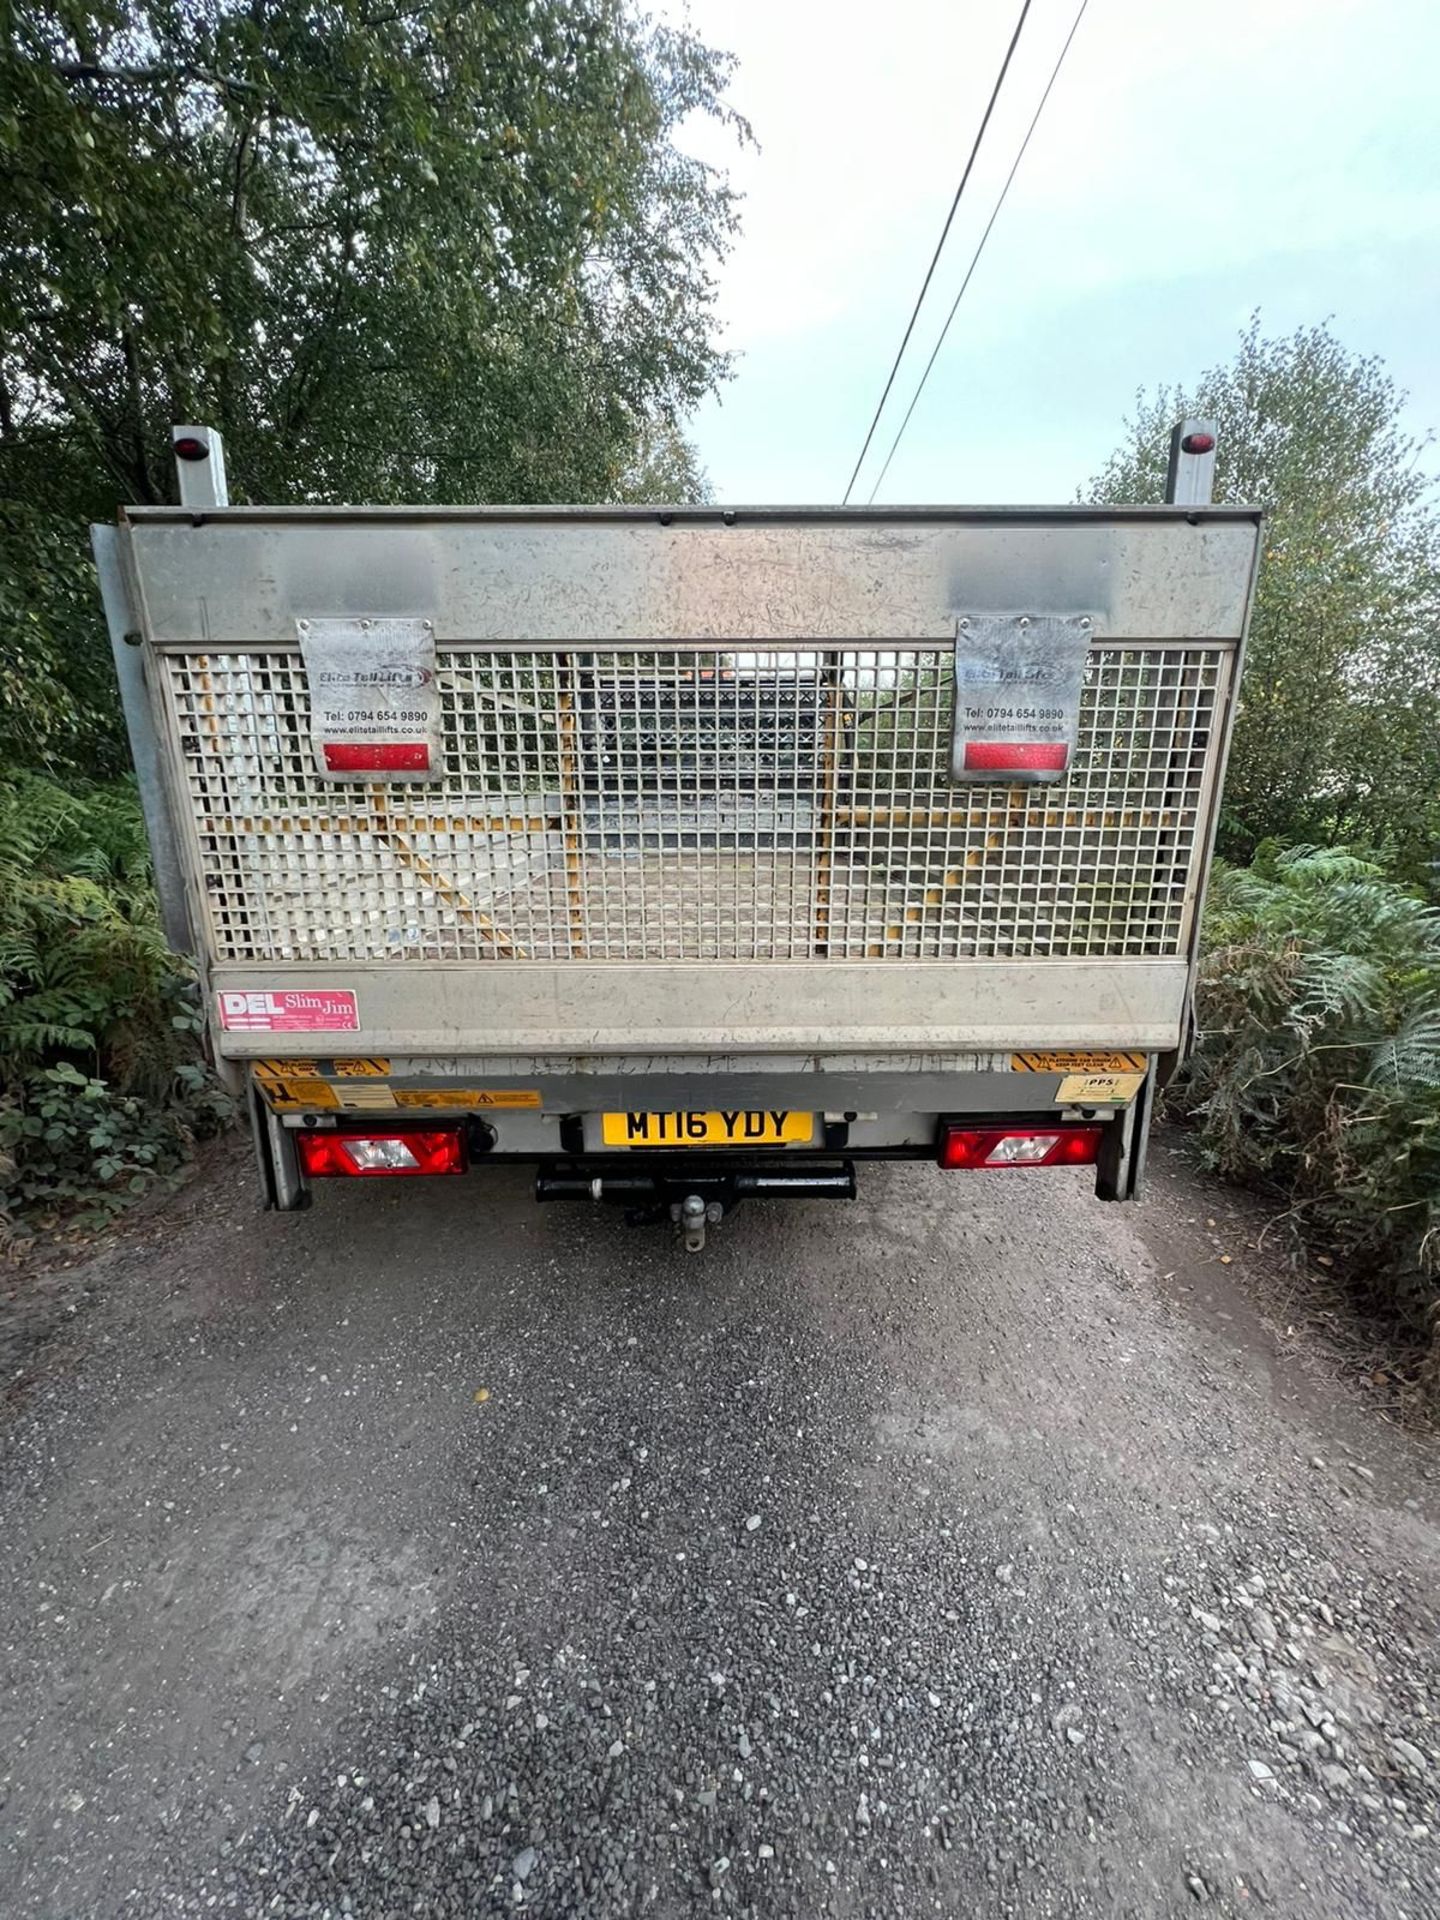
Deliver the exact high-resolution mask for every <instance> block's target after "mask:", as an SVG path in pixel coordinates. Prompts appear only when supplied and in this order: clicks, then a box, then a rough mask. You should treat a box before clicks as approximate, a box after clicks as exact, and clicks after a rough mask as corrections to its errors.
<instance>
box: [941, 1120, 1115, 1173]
mask: <svg viewBox="0 0 1440 1920" xmlns="http://www.w3.org/2000/svg"><path fill="white" fill-rule="evenodd" d="M1104 1131H1105V1129H1104V1128H1103V1127H941V1129H940V1154H939V1160H940V1165H941V1166H942V1167H950V1168H955V1167H1090V1166H1093V1165H1094V1164H1095V1162H1096V1161H1097V1160H1098V1159H1099V1157H1100V1136H1101V1135H1102V1134H1103V1133H1104Z"/></svg>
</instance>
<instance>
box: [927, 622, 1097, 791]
mask: <svg viewBox="0 0 1440 1920" xmlns="http://www.w3.org/2000/svg"><path fill="white" fill-rule="evenodd" d="M1094 628H1095V622H1094V619H1093V618H1092V617H1091V616H1090V615H1088V614H1021V613H1017V614H994V613H987V614H971V615H968V616H967V617H966V618H964V619H962V620H961V621H960V622H959V624H958V626H957V627H956V630H955V716H954V725H953V730H952V736H951V743H950V779H951V781H952V783H954V784H957V785H959V784H965V783H977V782H978V783H991V784H1002V783H1003V784H1005V785H1009V786H1034V785H1039V784H1042V783H1044V782H1046V781H1052V780H1060V779H1063V778H1064V776H1065V774H1066V773H1067V772H1068V771H1069V768H1070V761H1071V759H1072V757H1073V755H1074V752H1075V741H1076V738H1077V736H1078V734H1079V731H1080V691H1081V688H1082V686H1083V685H1084V680H1085V662H1086V659H1087V657H1088V655H1089V651H1090V642H1091V640H1092V638H1093V637H1094Z"/></svg>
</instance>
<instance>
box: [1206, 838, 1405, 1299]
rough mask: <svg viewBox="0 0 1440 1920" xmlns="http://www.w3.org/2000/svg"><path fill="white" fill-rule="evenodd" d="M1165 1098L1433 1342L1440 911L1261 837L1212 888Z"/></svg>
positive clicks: (1217, 1154)
mask: <svg viewBox="0 0 1440 1920" xmlns="http://www.w3.org/2000/svg"><path fill="white" fill-rule="evenodd" d="M1205 938H1206V950H1205V954H1204V958H1203V961H1202V967H1201V975H1200V987H1199V996H1198V1002H1197V1009H1198V1017H1199V1026H1200V1036H1199V1042H1198V1045H1197V1048H1196V1051H1195V1055H1194V1057H1193V1059H1192V1062H1191V1064H1190V1066H1189V1068H1188V1069H1187V1072H1186V1075H1185V1077H1184V1078H1183V1079H1182V1081H1181V1082H1180V1084H1179V1085H1178V1087H1177V1088H1176V1089H1175V1090H1174V1091H1173V1092H1172V1096H1171V1098H1172V1101H1173V1103H1174V1104H1176V1105H1177V1106H1178V1108H1179V1110H1180V1111H1181V1112H1183V1113H1186V1114H1188V1115H1189V1117H1190V1118H1191V1119H1192V1120H1193V1121H1194V1123H1195V1125H1196V1127H1197V1129H1198V1135H1199V1139H1200V1142H1201V1145H1202V1147H1203V1149H1204V1151H1205V1153H1206V1155H1207V1157H1208V1159H1209V1161H1210V1163H1211V1165H1212V1166H1213V1167H1214V1168H1215V1169H1216V1170H1217V1171H1218V1172H1220V1173H1222V1174H1224V1175H1225V1176H1226V1177H1227V1178H1231V1179H1240V1180H1248V1181H1258V1182H1261V1183H1263V1184H1266V1185H1270V1186H1274V1187H1277V1188H1279V1189H1280V1190H1281V1191H1282V1192H1283V1193H1284V1194H1285V1195H1286V1196H1287V1198H1288V1199H1289V1201H1290V1202H1291V1204H1292V1208H1293V1212H1292V1214H1291V1216H1290V1217H1291V1219H1292V1220H1293V1221H1294V1222H1295V1223H1296V1225H1297V1228H1299V1229H1303V1231H1304V1232H1305V1234H1306V1235H1307V1237H1310V1238H1312V1239H1313V1238H1317V1237H1318V1239H1319V1240H1320V1241H1321V1243H1322V1244H1324V1245H1325V1246H1327V1247H1329V1248H1332V1249H1333V1250H1334V1251H1335V1252H1336V1253H1338V1254H1339V1255H1340V1256H1342V1257H1343V1258H1344V1259H1346V1260H1347V1261H1348V1262H1350V1263H1351V1264H1353V1266H1354V1267H1355V1269H1356V1270H1357V1271H1358V1272H1359V1273H1360V1274H1361V1275H1362V1276H1364V1277H1365V1278H1366V1279H1367V1280H1368V1281H1369V1282H1370V1283H1371V1284H1372V1286H1373V1287H1374V1288H1375V1289H1376V1291H1377V1292H1381V1293H1383V1294H1385V1295H1386V1296H1387V1297H1389V1298H1390V1299H1391V1300H1393V1301H1395V1302H1398V1304H1399V1306H1400V1307H1401V1309H1402V1311H1403V1312H1404V1313H1405V1315H1406V1316H1407V1317H1408V1318H1409V1319H1410V1320H1411V1321H1413V1322H1414V1323H1415V1324H1416V1325H1417V1326H1419V1327H1423V1328H1427V1329H1430V1330H1432V1331H1434V1332H1437V1333H1440V1324H1437V1315H1440V912H1437V911H1436V910H1435V909H1434V908H1430V907H1427V906H1426V905H1425V904H1424V903H1423V902H1422V901H1420V900H1419V899H1417V898H1416V897H1415V895H1414V894H1413V893H1412V892H1410V891H1409V890H1408V889H1407V888H1405V887H1402V886H1398V885H1396V884H1395V883H1393V882H1392V881H1388V880H1386V879H1385V878H1384V877H1383V874H1382V871H1381V869H1380V868H1379V867H1378V866H1377V865H1376V864H1375V863H1374V862H1373V861H1372V860H1370V859H1369V858H1367V857H1364V856H1362V855H1360V854H1358V853H1355V852H1352V851H1350V850H1349V849H1346V848H1328V849H1326V848H1315V847H1295V848H1291V849H1288V850H1285V849H1282V848H1280V847H1279V846H1277V845H1276V844H1275V843H1266V844H1265V845H1263V846H1262V847H1261V848H1260V849H1259V850H1258V851H1257V854H1256V858H1255V861H1254V863H1253V864H1252V865H1251V866H1250V867H1248V868H1235V867H1223V866H1222V867H1221V868H1219V869H1218V870H1217V872H1216V875H1215V877H1214V881H1213V884H1212V888H1211V895H1210V904H1209V909H1208V911H1207V915H1206V925H1205Z"/></svg>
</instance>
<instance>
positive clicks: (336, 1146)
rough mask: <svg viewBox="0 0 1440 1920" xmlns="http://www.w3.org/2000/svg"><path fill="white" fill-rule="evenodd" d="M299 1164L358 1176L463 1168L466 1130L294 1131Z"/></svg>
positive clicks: (371, 1177)
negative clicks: (420, 1131)
mask: <svg viewBox="0 0 1440 1920" xmlns="http://www.w3.org/2000/svg"><path fill="white" fill-rule="evenodd" d="M295 1145H296V1147H297V1149H298V1151H299V1154H300V1165H301V1166H302V1167H303V1168H304V1169H305V1171H306V1173H308V1174H310V1175H312V1176H317V1175H325V1174H345V1175H348V1176H350V1177H351V1178H355V1177H357V1176H358V1177H359V1178H360V1179H362V1180H374V1179H384V1178H393V1177H394V1176H396V1175H403V1174H414V1173H463V1172H464V1171H465V1135H464V1132H463V1130H462V1129H461V1128H460V1127H443V1128H442V1127H437V1128H435V1129H434V1130H433V1131H430V1132H426V1133H387V1132H386V1131H385V1130H384V1129H383V1128H381V1127H366V1128H363V1129H362V1128H352V1129H351V1130H350V1131H348V1132H346V1133H331V1132H329V1131H327V1132H324V1133H298V1134H296V1136H295Z"/></svg>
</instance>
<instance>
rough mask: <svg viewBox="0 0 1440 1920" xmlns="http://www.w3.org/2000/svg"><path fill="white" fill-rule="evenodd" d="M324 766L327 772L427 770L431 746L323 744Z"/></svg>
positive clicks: (425, 771)
mask: <svg viewBox="0 0 1440 1920" xmlns="http://www.w3.org/2000/svg"><path fill="white" fill-rule="evenodd" d="M325 766H326V769H327V771H329V772H330V773H396V772H400V771H405V772H408V773H415V772H420V773H428V772H429V771H430V749H429V747H427V746H426V745H425V744H424V743H423V742H422V743H421V744H420V745H419V746H414V747H403V746H393V747H380V746H374V747H337V746H333V745H332V744H331V743H330V742H329V741H328V740H327V741H326V743H325Z"/></svg>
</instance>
